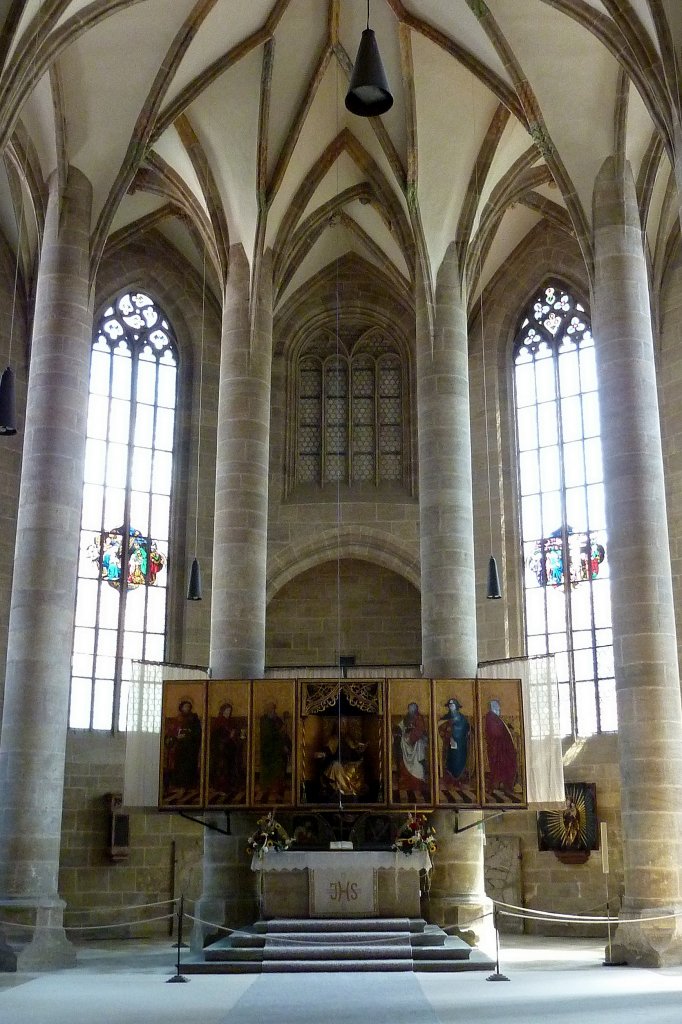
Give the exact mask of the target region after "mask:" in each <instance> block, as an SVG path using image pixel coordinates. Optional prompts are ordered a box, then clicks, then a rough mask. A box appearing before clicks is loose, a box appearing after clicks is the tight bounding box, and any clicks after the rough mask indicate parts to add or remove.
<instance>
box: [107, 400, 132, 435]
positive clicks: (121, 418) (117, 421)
mask: <svg viewBox="0 0 682 1024" xmlns="http://www.w3.org/2000/svg"><path fill="white" fill-rule="evenodd" d="M109 410H110V413H109V432H108V438H109V441H117V442H119V444H128V435H129V432H130V402H124V401H122V400H121V399H119V398H112V400H111V402H110V403H109Z"/></svg>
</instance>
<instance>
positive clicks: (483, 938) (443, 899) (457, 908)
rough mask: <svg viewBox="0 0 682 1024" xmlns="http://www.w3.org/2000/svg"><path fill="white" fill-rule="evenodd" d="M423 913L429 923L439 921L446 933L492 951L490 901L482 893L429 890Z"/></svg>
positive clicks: (488, 952)
mask: <svg viewBox="0 0 682 1024" xmlns="http://www.w3.org/2000/svg"><path fill="white" fill-rule="evenodd" d="M426 913H427V915H428V920H429V921H430V922H431V924H438V925H440V927H441V928H443V929H445V931H447V933H448V934H449V935H456V936H457V938H460V939H463V940H464V942H468V943H469V945H470V946H477V947H478V948H479V949H482V950H483V951H484V952H485V953H487V954H488V955H492V956H494V955H495V927H494V924H493V901H492V900H491V899H489V897H488V896H485V895H470V894H462V895H460V896H458V895H454V896H452V895H447V896H446V895H440V894H439V893H438V892H434V891H433V890H432V891H431V896H430V899H429V902H428V904H427V906H426Z"/></svg>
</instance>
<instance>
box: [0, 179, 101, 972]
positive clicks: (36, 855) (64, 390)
mask: <svg viewBox="0 0 682 1024" xmlns="http://www.w3.org/2000/svg"><path fill="white" fill-rule="evenodd" d="M91 203H92V189H91V187H90V183H89V182H88V181H87V179H86V178H85V177H84V176H83V174H82V173H81V172H80V171H78V170H77V169H76V168H74V167H71V168H69V173H68V178H67V182H66V185H65V187H64V190H63V192H62V193H61V194H60V192H59V189H58V183H57V176H56V174H55V175H53V177H52V179H51V182H50V192H49V200H48V208H47V219H46V223H45V233H44V238H43V246H42V252H41V256H40V268H39V274H38V288H37V293H36V302H35V318H34V325H33V341H32V347H31V362H30V369H29V380H28V395H27V402H26V433H25V438H24V450H23V462H22V469H21V489H20V495H19V509H18V516H17V534H16V549H15V556H14V576H13V581H12V599H11V609H10V620H9V639H8V649H7V673H6V682H5V704H4V713H3V718H2V734H1V735H0V801H1V807H2V809H1V813H0V907H1V908H2V909H3V911H4V912H5V913H11V911H12V909H16V910H18V911H22V912H24V913H25V912H27V911H33V912H34V932H33V940H32V942H31V943H30V945H29V946H28V947H27V948H26V949H25V950H24V951H23V952H22V953H21V954H20V956H19V962H18V966H19V967H20V968H21V969H22V970H40V969H48V968H53V967H64V966H70V965H72V964H73V963H75V953H74V950H73V947H72V946H71V944H70V943H69V942H68V941H67V939H66V936H65V934H64V930H63V927H62V925H63V908H64V903H63V901H62V900H60V898H59V896H58V893H57V882H58V871H59V847H60V839H61V819H62V794H63V788H64V761H65V748H66V734H67V726H68V710H69V685H70V677H71V648H72V645H73V620H74V606H75V599H76V574H75V571H74V566H75V565H76V563H77V561H78V546H79V540H80V512H81V501H82V495H83V463H84V457H85V430H86V420H87V409H88V377H89V366H90V346H91V341H92V306H91V301H90V266H89V262H90V210H91Z"/></svg>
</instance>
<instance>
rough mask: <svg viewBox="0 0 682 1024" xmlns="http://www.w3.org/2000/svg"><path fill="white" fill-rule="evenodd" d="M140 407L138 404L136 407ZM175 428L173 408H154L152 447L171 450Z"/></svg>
mask: <svg viewBox="0 0 682 1024" xmlns="http://www.w3.org/2000/svg"><path fill="white" fill-rule="evenodd" d="M139 408H140V407H139V406H138V409H139ZM174 428H175V410H174V409H157V410H156V430H155V431H154V447H155V448H163V449H164V451H169V452H172V451H173V437H174Z"/></svg>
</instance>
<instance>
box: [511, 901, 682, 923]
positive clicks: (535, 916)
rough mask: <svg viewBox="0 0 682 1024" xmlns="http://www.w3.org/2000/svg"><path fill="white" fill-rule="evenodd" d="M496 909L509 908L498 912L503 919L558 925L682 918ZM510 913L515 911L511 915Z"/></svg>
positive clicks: (659, 915)
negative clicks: (523, 918) (608, 915)
mask: <svg viewBox="0 0 682 1024" xmlns="http://www.w3.org/2000/svg"><path fill="white" fill-rule="evenodd" d="M495 906H496V907H509V908H511V909H510V910H500V914H504V915H505V917H525V918H527V919H528V920H529V921H552V922H556V923H558V924H561V923H565V924H572V923H574V922H576V921H578V922H580V923H583V924H609V923H611V924H648V923H649V922H650V921H669V920H671V919H673V918H676V917H682V910H681V911H678V912H677V913H672V914H657V915H655V916H654V915H652V916H650V917H632V918H625V917H603V916H597V915H594V916H588V915H586V914H555V913H553V912H552V911H551V910H532V909H531V908H530V907H517V906H515V905H514V904H513V903H501V902H498V901H497V900H496V901H495ZM511 911H517V913H512V912H511Z"/></svg>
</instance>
